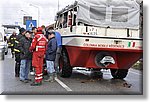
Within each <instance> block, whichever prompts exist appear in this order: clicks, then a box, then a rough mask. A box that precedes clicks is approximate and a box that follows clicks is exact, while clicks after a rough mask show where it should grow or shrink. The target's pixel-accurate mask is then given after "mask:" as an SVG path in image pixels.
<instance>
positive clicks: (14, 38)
mask: <svg viewBox="0 0 150 102" xmlns="http://www.w3.org/2000/svg"><path fill="white" fill-rule="evenodd" d="M15 40H16V32H15V31H14V32H13V33H12V35H11V36H10V38H9V43H10V47H11V54H12V58H14V55H15V51H14V45H15Z"/></svg>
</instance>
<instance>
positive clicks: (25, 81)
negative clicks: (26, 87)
mask: <svg viewBox="0 0 150 102" xmlns="http://www.w3.org/2000/svg"><path fill="white" fill-rule="evenodd" d="M20 81H21V82H24V83H28V82H29V81H28V80H21V79H20Z"/></svg>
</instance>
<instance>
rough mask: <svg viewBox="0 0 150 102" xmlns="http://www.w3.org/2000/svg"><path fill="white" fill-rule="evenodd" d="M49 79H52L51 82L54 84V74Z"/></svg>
mask: <svg viewBox="0 0 150 102" xmlns="http://www.w3.org/2000/svg"><path fill="white" fill-rule="evenodd" d="M49 79H50V81H49V82H54V74H53V73H52V74H50V75H49Z"/></svg>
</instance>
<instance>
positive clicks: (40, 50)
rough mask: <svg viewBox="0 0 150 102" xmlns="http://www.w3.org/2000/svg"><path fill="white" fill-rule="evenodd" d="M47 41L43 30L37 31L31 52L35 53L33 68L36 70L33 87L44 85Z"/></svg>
mask: <svg viewBox="0 0 150 102" xmlns="http://www.w3.org/2000/svg"><path fill="white" fill-rule="evenodd" d="M46 46H47V39H46V37H45V36H44V35H43V34H42V28H41V27H39V28H38V29H37V33H35V36H34V38H33V40H32V44H31V46H30V51H31V52H33V58H32V66H33V67H34V68H35V74H36V76H35V82H34V83H32V84H31V86H40V85H41V84H42V70H43V59H44V55H45V52H46Z"/></svg>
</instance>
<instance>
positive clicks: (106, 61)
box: [55, 0, 143, 79]
mask: <svg viewBox="0 0 150 102" xmlns="http://www.w3.org/2000/svg"><path fill="white" fill-rule="evenodd" d="M140 28H141V26H140V4H139V2H137V1H136V0H78V1H76V2H75V3H74V4H73V5H70V6H67V7H66V8H64V9H62V10H61V11H59V12H58V13H57V16H56V23H55V29H56V30H57V31H58V32H60V33H61V35H62V44H63V49H62V57H61V63H60V68H61V75H62V76H63V77H70V76H71V74H72V68H73V67H86V68H92V69H95V70H99V71H100V69H110V71H111V75H112V76H113V78H118V79H123V78H125V77H126V75H127V74H128V69H129V68H130V67H131V66H132V65H133V64H134V63H136V62H137V61H138V60H139V59H141V58H142V55H143V49H142V41H143V38H142V32H140Z"/></svg>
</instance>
